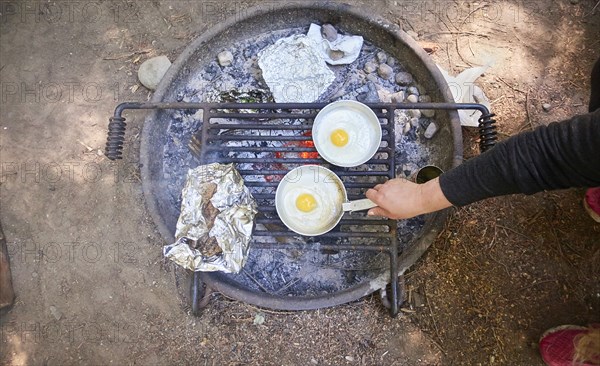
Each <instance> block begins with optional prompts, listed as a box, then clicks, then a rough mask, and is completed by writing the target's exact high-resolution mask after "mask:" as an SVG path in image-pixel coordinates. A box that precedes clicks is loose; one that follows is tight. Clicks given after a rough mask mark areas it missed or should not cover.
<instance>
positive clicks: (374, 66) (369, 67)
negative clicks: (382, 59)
mask: <svg viewBox="0 0 600 366" xmlns="http://www.w3.org/2000/svg"><path fill="white" fill-rule="evenodd" d="M363 70H365V72H366V73H367V74H370V73H372V72H375V70H377V64H376V63H375V62H371V61H369V62H367V63H365V67H364V69H363Z"/></svg>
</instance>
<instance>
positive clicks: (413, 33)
mask: <svg viewBox="0 0 600 366" xmlns="http://www.w3.org/2000/svg"><path fill="white" fill-rule="evenodd" d="M406 34H408V35H409V36H411V37H413V38H414V39H419V34H418V33H417V32H415V31H413V30H408V31H406Z"/></svg>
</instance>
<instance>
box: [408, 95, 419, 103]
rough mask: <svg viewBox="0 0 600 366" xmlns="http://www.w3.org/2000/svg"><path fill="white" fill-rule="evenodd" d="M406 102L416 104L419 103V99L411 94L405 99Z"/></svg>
mask: <svg viewBox="0 0 600 366" xmlns="http://www.w3.org/2000/svg"><path fill="white" fill-rule="evenodd" d="M406 101H407V102H408V103H418V102H419V97H417V96H416V95H414V94H411V95H409V96H408V97H407V98H406Z"/></svg>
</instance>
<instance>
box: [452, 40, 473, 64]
mask: <svg viewBox="0 0 600 366" xmlns="http://www.w3.org/2000/svg"><path fill="white" fill-rule="evenodd" d="M454 43H455V44H456V53H458V57H460V59H461V60H463V61H464V62H465V63H466V64H467V65H469V67H472V66H473V64H471V63H470V62H469V61H467V60H465V58H464V57H463V56H462V55H461V54H460V49H459V48H458V38H457V39H456V40H455V42H454Z"/></svg>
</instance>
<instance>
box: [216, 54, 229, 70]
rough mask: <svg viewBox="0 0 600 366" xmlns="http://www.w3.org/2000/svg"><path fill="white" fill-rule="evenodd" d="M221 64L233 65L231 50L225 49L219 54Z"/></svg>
mask: <svg viewBox="0 0 600 366" xmlns="http://www.w3.org/2000/svg"><path fill="white" fill-rule="evenodd" d="M217 59H218V60H219V65H221V66H223V67H225V66H229V65H231V63H232V62H233V54H232V53H231V52H229V51H223V52H221V53H219V54H218V55H217Z"/></svg>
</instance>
